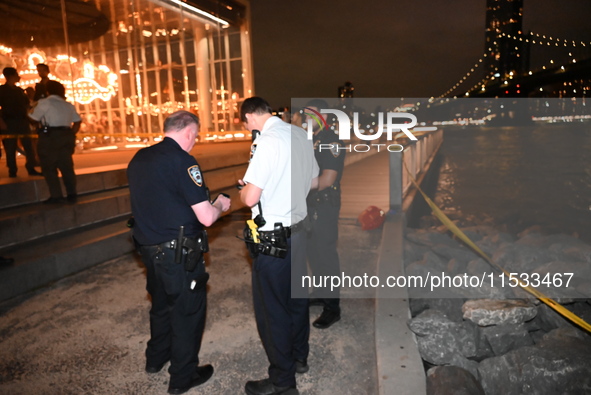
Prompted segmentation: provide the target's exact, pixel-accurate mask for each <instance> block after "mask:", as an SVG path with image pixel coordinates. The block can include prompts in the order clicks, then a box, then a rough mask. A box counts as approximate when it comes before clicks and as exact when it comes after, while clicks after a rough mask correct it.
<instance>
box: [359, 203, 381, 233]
mask: <svg viewBox="0 0 591 395" xmlns="http://www.w3.org/2000/svg"><path fill="white" fill-rule="evenodd" d="M385 220H386V213H384V211H383V210H381V209H380V208H378V207H376V206H369V207H368V208H366V209H365V210H363V212H362V213H361V214H359V217H357V221H359V223H360V224H361V229H363V230H372V229H376V228H379V227H380V226H382V224H383V223H384V221H385Z"/></svg>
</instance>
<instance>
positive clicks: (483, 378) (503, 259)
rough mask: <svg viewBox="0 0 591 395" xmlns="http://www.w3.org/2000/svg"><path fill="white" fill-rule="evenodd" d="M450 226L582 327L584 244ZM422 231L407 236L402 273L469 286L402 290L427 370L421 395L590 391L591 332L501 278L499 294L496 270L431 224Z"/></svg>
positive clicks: (587, 268)
mask: <svg viewBox="0 0 591 395" xmlns="http://www.w3.org/2000/svg"><path fill="white" fill-rule="evenodd" d="M452 219H454V222H456V223H457V224H458V226H460V228H461V229H462V230H463V231H464V232H465V233H466V234H467V235H468V236H469V237H470V239H471V240H472V241H474V242H475V243H476V245H478V246H479V247H480V248H481V249H482V250H483V251H484V252H485V253H486V254H488V255H489V256H490V257H491V258H492V259H493V261H494V262H496V263H497V264H499V265H500V266H502V267H503V268H505V269H506V270H507V271H508V272H510V273H515V274H516V275H519V276H521V277H522V278H525V279H527V280H529V281H530V282H531V283H532V284H533V283H535V285H537V286H538V287H537V288H536V289H539V290H542V291H543V292H545V294H546V295H547V296H549V297H551V298H553V299H554V300H556V301H558V302H559V303H561V304H562V305H563V306H564V307H566V308H567V309H568V310H570V311H572V312H573V313H575V314H577V315H578V316H579V317H581V318H582V319H583V320H585V321H586V322H589V323H591V299H589V295H591V245H589V244H587V243H585V242H583V241H581V240H579V239H578V238H577V237H576V235H573V236H569V235H564V234H551V235H547V234H544V233H543V232H542V230H541V229H539V228H536V227H533V228H529V229H526V230H524V231H522V232H521V233H519V234H517V235H513V234H510V233H507V232H504V231H501V230H498V229H497V228H495V227H494V226H492V225H491V224H490V222H489V223H486V222H485V223H482V222H480V223H478V222H476V221H474V220H466V219H462V218H460V217H459V216H456V217H455V218H454V217H452ZM423 225H425V226H424V227H423V228H422V229H410V228H409V229H408V230H407V234H406V240H405V251H404V256H405V259H404V261H405V267H406V275H407V276H421V277H422V278H425V277H428V276H429V275H431V276H432V275H433V274H437V273H440V274H439V276H440V277H441V276H442V275H443V274H445V275H446V276H448V277H450V278H456V279H458V280H460V279H462V278H463V279H464V280H465V279H467V278H468V279H473V280H475V281H474V282H473V283H467V282H466V281H464V282H463V283H461V284H460V282H458V283H454V284H451V285H450V286H448V287H446V288H443V287H441V288H437V289H436V290H429V292H425V291H424V290H413V289H409V292H410V297H411V299H410V307H411V316H412V318H411V319H410V320H409V321H408V327H409V328H410V329H411V330H412V331H413V333H414V334H415V335H416V339H417V343H418V347H419V352H420V354H421V357H422V359H423V361H424V364H425V368H426V370H427V393H428V394H429V395H435V394H436V395H445V394H456V395H457V394H474V395H476V394H486V395H492V394H495V395H496V394H503V395H512V394H515V395H519V394H548V395H554V394H585V393H591V334H590V333H589V332H588V331H587V330H585V329H583V328H581V327H579V326H577V325H575V324H573V323H572V322H571V321H570V320H568V319H566V318H564V317H563V316H561V315H559V314H558V313H557V312H555V311H554V310H553V309H552V308H550V307H548V306H547V305H546V304H544V303H542V302H541V301H540V300H538V299H537V298H535V297H533V296H532V295H530V294H529V293H527V292H525V291H524V290H522V289H521V288H520V287H515V286H510V284H513V285H514V284H515V281H513V282H509V281H508V280H509V279H508V278H506V277H505V279H504V284H503V285H504V286H501V284H502V283H501V281H502V280H503V279H501V277H503V276H502V274H500V272H499V271H498V270H497V269H494V268H492V266H491V265H490V264H489V263H487V262H486V261H485V260H484V259H482V258H481V257H480V256H479V255H477V254H476V253H475V252H473V251H472V250H471V249H470V248H469V247H467V246H466V245H465V244H464V243H462V242H461V241H458V240H457V239H456V238H455V237H453V235H452V234H451V233H450V232H449V231H447V229H446V228H445V227H443V226H438V225H436V224H435V222H434V220H433V219H425V220H424V221H423ZM557 273H560V276H558V275H557ZM565 273H573V274H572V275H566V274H565ZM478 279H480V280H481V281H480V282H478V281H476V280H478ZM536 279H537V281H533V280H536ZM544 279H545V280H546V281H544ZM440 280H441V279H439V280H438V281H440ZM493 280H494V281H493ZM450 282H451V281H450ZM567 285H568V286H567Z"/></svg>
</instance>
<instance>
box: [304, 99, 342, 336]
mask: <svg viewBox="0 0 591 395" xmlns="http://www.w3.org/2000/svg"><path fill="white" fill-rule="evenodd" d="M326 108H328V104H327V103H326V102H325V101H324V100H322V99H314V100H311V101H310V102H308V104H307V105H306V108H305V109H304V114H305V116H306V122H307V123H311V124H312V125H313V131H314V156H315V157H316V160H317V161H318V166H319V167H320V176H319V177H318V189H315V190H312V191H310V194H309V195H308V217H309V218H310V222H311V231H310V232H309V235H308V251H307V253H308V262H309V264H310V269H311V270H312V274H313V275H314V276H316V277H322V278H324V276H340V265H339V254H338V252H337V240H338V238H339V211H340V209H341V186H340V182H341V177H342V175H343V167H344V164H345V150H344V144H343V142H342V141H340V140H339V137H338V135H337V134H335V133H334V132H333V131H332V130H330V129H327V128H326V127H325V125H326V123H325V121H326V119H325V118H323V119H322V120H320V119H318V114H320V110H321V109H326ZM314 115H315V116H314ZM320 116H323V117H325V114H321V115H320ZM313 118H316V119H318V122H317V121H316V120H315V119H313ZM322 121H324V122H322ZM339 296H340V289H339V288H338V287H337V288H334V289H317V290H315V291H314V292H313V294H312V297H311V299H310V305H311V306H314V305H319V306H323V311H322V314H321V315H320V317H318V318H317V319H316V320H315V321H314V323H313V325H314V327H316V328H319V329H325V328H328V327H330V326H331V325H332V324H334V323H335V322H337V321H338V320H340V319H341V308H340V303H339Z"/></svg>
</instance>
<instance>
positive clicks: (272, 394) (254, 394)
mask: <svg viewBox="0 0 591 395" xmlns="http://www.w3.org/2000/svg"><path fill="white" fill-rule="evenodd" d="M244 390H245V391H246V393H247V394H248V395H279V394H283V395H297V394H299V392H298V390H297V389H296V388H295V387H278V386H276V385H274V384H273V383H272V382H271V379H264V380H258V381H249V382H247V383H246V385H245V386H244Z"/></svg>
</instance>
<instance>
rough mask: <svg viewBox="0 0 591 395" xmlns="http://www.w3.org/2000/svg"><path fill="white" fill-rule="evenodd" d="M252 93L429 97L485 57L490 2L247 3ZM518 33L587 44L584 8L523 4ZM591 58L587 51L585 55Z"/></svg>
mask: <svg viewBox="0 0 591 395" xmlns="http://www.w3.org/2000/svg"><path fill="white" fill-rule="evenodd" d="M251 10H252V20H251V21H252V46H253V48H252V49H253V58H254V76H255V90H256V94H257V95H259V96H262V97H264V98H266V99H267V100H268V101H269V102H270V103H271V105H272V106H273V107H274V108H277V107H280V106H289V105H290V100H291V98H292V97H335V96H336V95H337V88H338V87H339V86H341V85H343V84H344V83H345V81H351V82H352V83H353V85H354V86H355V96H356V97H431V96H439V95H441V94H443V93H444V92H445V91H447V90H448V89H449V88H451V87H452V86H453V85H454V84H455V83H456V82H457V81H458V80H459V79H460V78H462V76H464V74H465V73H466V72H467V71H468V70H469V69H470V68H471V67H472V66H473V65H474V63H476V62H477V61H478V59H479V58H480V57H481V56H482V54H483V53H484V24H485V23H484V22H485V11H486V0H452V1H448V2H446V1H441V0H416V1H412V0H407V1H399V0H368V1H355V0H338V1H336V0H331V1H314V0H299V1H281V0H252V1H251ZM524 15H525V16H524V30H525V31H528V30H531V31H533V32H535V33H540V34H547V35H553V36H555V37H556V36H557V37H560V38H564V39H575V40H584V41H587V42H590V41H591V18H590V17H591V1H590V0H525V1H524ZM588 56H589V57H591V47H590V48H589V55H588Z"/></svg>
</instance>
